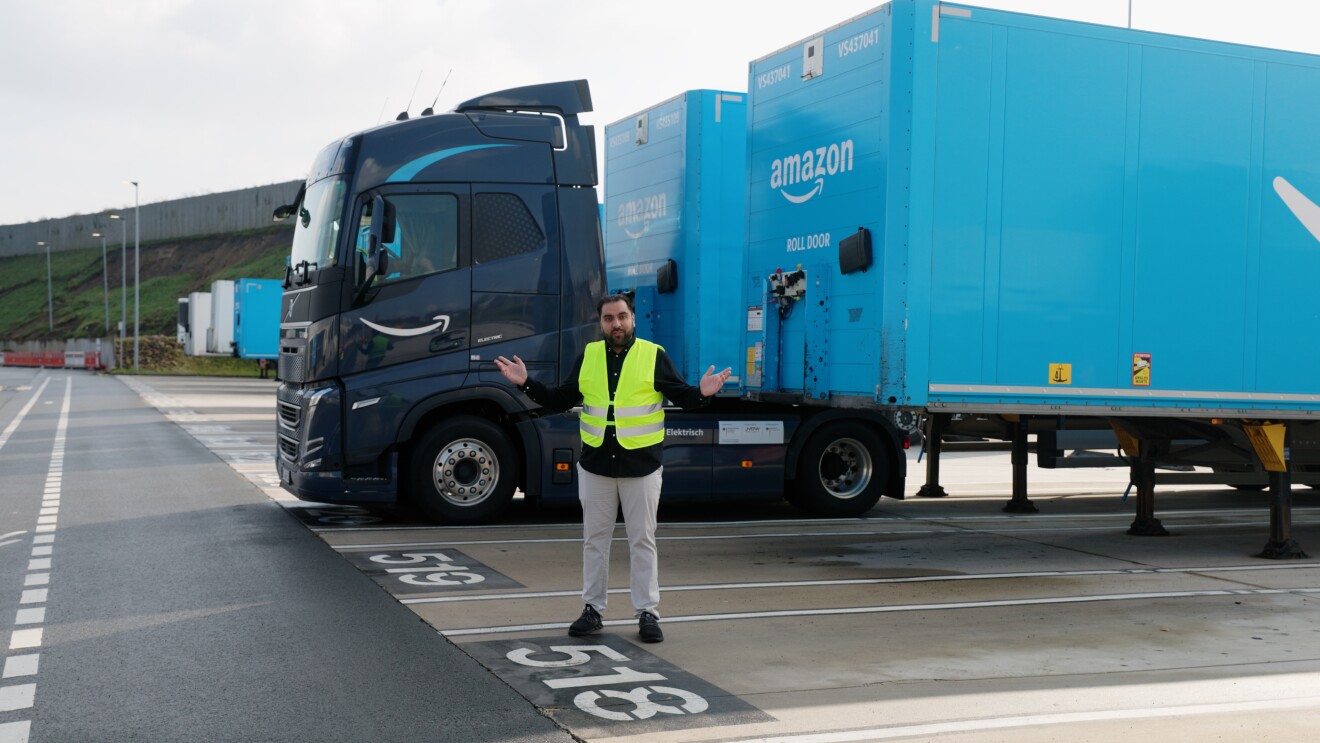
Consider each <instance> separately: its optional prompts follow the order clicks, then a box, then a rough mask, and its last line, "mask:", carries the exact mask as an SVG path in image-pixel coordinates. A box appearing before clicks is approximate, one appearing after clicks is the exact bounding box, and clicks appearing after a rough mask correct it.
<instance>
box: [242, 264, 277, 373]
mask: <svg viewBox="0 0 1320 743" xmlns="http://www.w3.org/2000/svg"><path fill="white" fill-rule="evenodd" d="M283 292H284V288H283V287H282V286H281V283H280V281H279V280H278V279H238V280H237V281H235V282H234V355H235V356H237V357H239V358H240V359H258V360H260V359H266V360H274V359H278V358H279V356H280V299H281V298H282V296H283Z"/></svg>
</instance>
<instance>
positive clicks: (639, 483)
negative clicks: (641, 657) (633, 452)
mask: <svg viewBox="0 0 1320 743" xmlns="http://www.w3.org/2000/svg"><path fill="white" fill-rule="evenodd" d="M663 471H664V468H663V467H661V468H660V469H658V470H656V471H655V472H652V473H651V474H649V475H647V476H645V477H618V478H615V477H601V476H600V475H593V474H591V473H590V472H587V471H586V470H584V469H582V465H578V499H579V500H580V501H581V502H582V601H583V603H587V604H591V605H592V606H594V607H596V611H599V612H602V613H604V611H605V605H606V604H607V603H608V602H609V593H608V592H609V586H610V542H611V540H612V539H613V538H614V521H615V517H616V516H617V514H618V512H619V507H620V506H622V507H623V523H624V528H625V529H626V531H627V533H628V562H629V566H630V568H631V573H632V580H631V585H632V603H633V616H641V613H642V612H643V611H649V612H651V613H652V614H654V615H656V617H657V618H658V617H659V616H660V612H659V608H660V563H659V556H658V555H657V552H656V547H655V513H656V509H657V508H658V507H659V505H660V476H661V473H662V472H663Z"/></svg>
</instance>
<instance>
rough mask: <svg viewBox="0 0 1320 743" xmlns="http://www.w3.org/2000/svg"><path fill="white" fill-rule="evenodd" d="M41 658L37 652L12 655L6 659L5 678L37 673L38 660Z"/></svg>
mask: <svg viewBox="0 0 1320 743" xmlns="http://www.w3.org/2000/svg"><path fill="white" fill-rule="evenodd" d="M40 658H41V656H40V655H38V654H36V653H30V654H28V655H11V656H9V657H8V658H6V659H5V671H4V675H3V678H7V679H10V678H18V677H19V676H35V675H37V661H38V660H39V659H40Z"/></svg>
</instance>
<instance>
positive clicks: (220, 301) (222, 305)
mask: <svg viewBox="0 0 1320 743" xmlns="http://www.w3.org/2000/svg"><path fill="white" fill-rule="evenodd" d="M207 325H208V328H207V331H206V352H207V353H209V354H212V355H215V356H229V355H231V354H233V353H234V282H232V281H228V280H224V279H221V280H220V281H216V282H213V283H212V284H211V320H210V322H209V323H207Z"/></svg>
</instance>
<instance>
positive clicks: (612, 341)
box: [605, 330, 634, 351]
mask: <svg viewBox="0 0 1320 743" xmlns="http://www.w3.org/2000/svg"><path fill="white" fill-rule="evenodd" d="M622 332H623V335H622V336H618V339H617V340H616V336H615V335H614V331H612V330H611V331H610V332H608V333H606V334H605V342H606V343H607V344H609V347H610V349H611V350H614V351H622V350H623V349H625V348H627V347H628V344H629V343H632V341H633V335H634V333H633V331H631V330H623V331H622Z"/></svg>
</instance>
